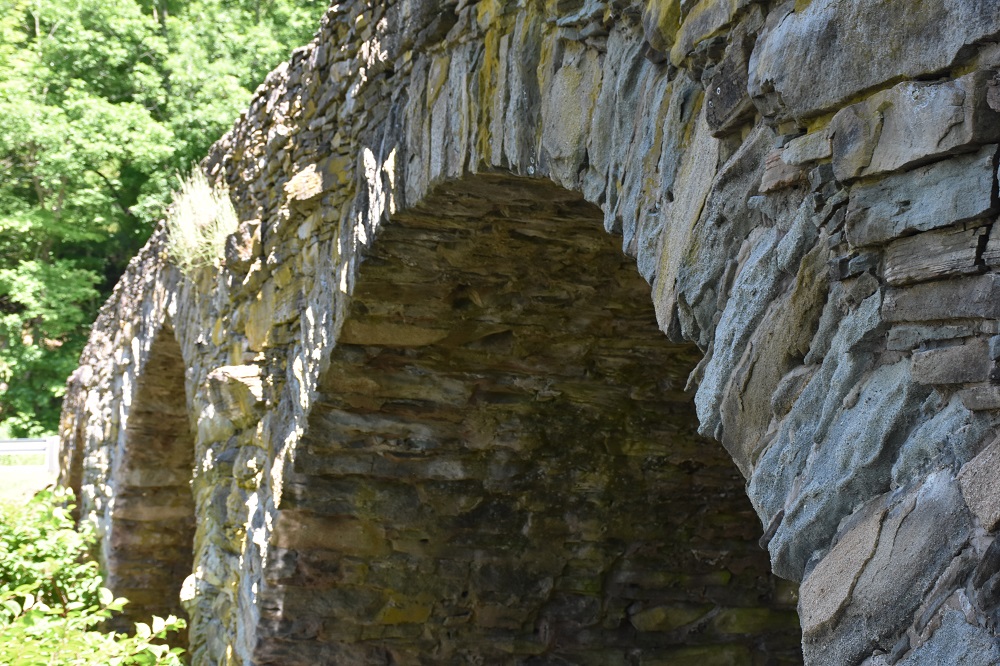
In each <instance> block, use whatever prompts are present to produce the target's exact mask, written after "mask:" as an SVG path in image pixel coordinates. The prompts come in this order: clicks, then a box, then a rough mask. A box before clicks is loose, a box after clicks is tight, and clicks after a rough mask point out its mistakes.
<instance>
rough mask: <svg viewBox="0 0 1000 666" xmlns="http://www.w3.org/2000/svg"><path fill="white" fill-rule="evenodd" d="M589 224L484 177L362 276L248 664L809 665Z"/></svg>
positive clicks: (566, 198) (425, 217)
mask: <svg viewBox="0 0 1000 666" xmlns="http://www.w3.org/2000/svg"><path fill="white" fill-rule="evenodd" d="M601 219H602V215H601V212H600V210H599V209H597V208H596V207H595V206H593V205H592V204H589V203H587V202H585V201H584V200H583V199H582V198H581V197H580V196H579V195H578V194H576V193H572V192H569V191H567V190H564V189H562V188H560V187H557V186H555V185H553V184H552V183H550V182H548V181H542V180H537V179H526V178H517V177H513V176H510V175H505V174H479V175H477V176H471V177H467V178H464V179H462V180H458V181H453V182H449V183H446V184H444V185H441V186H439V187H437V188H436V189H435V190H434V191H433V192H432V193H431V194H430V195H429V196H427V197H426V199H425V200H424V201H423V203H422V204H420V205H419V206H417V207H415V208H413V209H411V210H408V211H406V212H405V213H401V214H398V215H395V216H394V217H393V219H392V221H391V223H389V224H387V225H386V226H385V227H384V228H383V229H381V230H380V231H379V237H378V240H377V241H376V242H375V243H374V244H373V246H372V247H371V249H370V250H369V251H368V253H367V255H366V258H365V260H364V263H363V264H362V265H361V267H360V269H359V271H358V276H357V280H356V283H355V289H354V292H353V296H352V301H351V305H350V309H349V312H348V314H347V316H346V317H345V320H344V324H343V328H342V330H341V332H340V336H339V338H338V343H337V347H336V348H335V349H334V350H333V353H332V356H331V361H330V366H329V369H328V370H327V371H326V373H325V374H324V376H323V377H322V378H321V380H320V385H319V388H318V395H317V398H316V400H315V401H314V404H313V408H312V412H311V414H310V419H309V427H308V430H307V432H306V434H305V436H304V438H303V439H302V441H301V442H300V443H299V445H298V448H297V450H296V452H295V457H294V462H293V465H292V468H291V470H290V471H287V472H286V476H285V480H284V490H283V494H282V499H281V504H280V506H279V507H278V508H279V513H278V517H277V521H276V525H275V532H274V535H273V538H272V541H271V546H272V551H271V553H270V555H269V560H270V562H271V564H269V566H268V567H267V570H266V571H265V576H266V583H267V584H266V585H265V590H264V594H263V597H262V603H261V625H260V630H259V632H258V647H257V653H256V655H255V661H256V663H258V664H261V665H262V666H263V665H265V664H284V665H293V664H315V663H338V664H381V663H386V664H451V663H455V664H458V663H468V664H602V665H613V664H623V665H624V664H638V663H642V664H654V663H655V664H699V666H707V665H709V664H723V663H725V664H758V663H759V664H764V663H775V664H778V663H801V652H800V648H799V642H800V633H799V630H798V621H797V618H796V616H795V612H794V606H795V590H794V587H793V586H791V585H790V584H787V583H784V582H783V581H779V580H778V579H776V578H774V577H772V576H771V575H770V573H769V571H770V568H769V561H768V558H767V555H766V553H765V552H764V551H763V550H762V549H760V548H759V547H758V545H757V539H758V538H759V536H760V529H759V524H758V521H757V519H756V516H755V514H754V512H753V510H752V508H751V506H750V503H749V501H748V500H747V498H746V496H745V493H744V490H743V478H742V477H741V476H740V474H739V472H738V470H737V469H736V467H735V466H734V464H733V463H732V461H731V459H730V458H729V456H728V455H727V454H726V452H725V451H724V450H723V449H722V447H721V446H719V445H717V444H715V443H712V442H708V441H705V440H703V439H701V438H700V437H699V436H698V435H697V422H696V417H695V413H694V408H693V405H692V401H691V399H690V397H689V396H688V395H686V394H685V392H684V390H683V388H684V385H685V381H686V378H687V376H688V374H689V373H690V371H691V370H692V368H693V367H694V365H695V364H696V363H697V361H698V359H699V358H700V354H699V352H698V350H697V349H696V348H694V347H692V346H687V345H676V344H671V343H670V342H669V341H668V340H667V339H666V337H665V336H664V335H663V334H662V333H661V332H660V331H659V330H658V328H657V326H656V323H655V319H654V315H653V308H652V305H651V304H650V297H649V287H648V285H646V283H645V282H644V281H643V280H642V279H641V278H640V277H639V275H638V273H637V272H636V270H635V267H634V265H633V263H632V261H631V260H630V259H628V258H627V257H625V256H623V255H622V254H621V251H620V248H619V243H618V241H617V240H616V239H615V238H613V237H611V236H609V235H607V234H606V233H605V232H604V230H603V227H602V224H601Z"/></svg>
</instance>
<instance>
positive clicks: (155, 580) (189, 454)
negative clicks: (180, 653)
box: [106, 326, 195, 644]
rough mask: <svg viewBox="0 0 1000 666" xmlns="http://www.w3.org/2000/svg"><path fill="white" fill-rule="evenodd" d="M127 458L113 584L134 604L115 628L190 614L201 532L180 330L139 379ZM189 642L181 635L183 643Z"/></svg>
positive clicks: (120, 469)
mask: <svg viewBox="0 0 1000 666" xmlns="http://www.w3.org/2000/svg"><path fill="white" fill-rule="evenodd" d="M126 429H127V440H126V447H125V451H124V456H123V459H122V461H121V463H120V464H119V465H118V466H117V467H116V469H115V471H114V475H115V476H114V481H115V489H116V492H115V496H114V506H113V510H112V526H111V534H110V539H109V541H108V543H109V545H110V548H109V550H108V556H107V557H108V561H107V562H106V566H107V569H108V587H109V588H110V589H111V590H113V591H114V593H115V594H116V595H118V596H123V597H126V598H127V599H128V600H129V604H128V605H127V606H126V607H125V612H124V614H123V616H122V617H119V618H117V619H116V625H117V626H115V628H116V629H126V628H131V626H132V623H134V622H148V621H149V619H150V617H151V616H153V615H158V616H161V617H164V616H166V615H169V614H171V613H172V614H174V615H178V616H181V617H184V616H185V614H184V612H183V609H182V608H181V605H180V596H179V595H180V590H181V584H182V583H183V582H184V579H185V577H187V575H188V574H189V573H191V567H192V562H193V555H192V551H193V543H194V531H195V515H194V499H193V497H192V495H191V475H192V470H193V468H194V437H193V435H192V433H191V431H190V427H189V425H188V414H187V404H186V399H185V390H184V360H183V358H182V357H181V349H180V345H178V343H177V341H176V340H175V339H174V334H173V331H172V330H171V329H170V328H169V327H168V326H164V327H163V328H162V329H161V330H160V332H159V333H158V334H157V336H156V338H155V339H154V341H153V344H152V348H151V350H150V356H149V359H148V361H147V362H146V366H145V368H144V369H143V372H142V375H141V377H140V378H139V380H138V385H137V387H136V391H135V398H134V400H133V403H132V407H131V410H130V412H129V416H128V423H127V424H126ZM176 642H177V643H179V644H183V643H185V642H186V637H184V636H182V637H180V638H179V639H178V640H177V641H176Z"/></svg>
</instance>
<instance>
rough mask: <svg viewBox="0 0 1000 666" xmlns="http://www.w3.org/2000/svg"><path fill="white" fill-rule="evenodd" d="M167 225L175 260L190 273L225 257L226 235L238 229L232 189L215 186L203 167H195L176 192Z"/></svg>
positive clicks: (169, 241)
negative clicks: (230, 191)
mask: <svg viewBox="0 0 1000 666" xmlns="http://www.w3.org/2000/svg"><path fill="white" fill-rule="evenodd" d="M166 224H167V232H168V233H169V236H168V237H167V248H168V250H169V252H170V256H171V259H173V261H174V263H176V264H177V267H178V268H180V269H181V272H183V273H184V274H186V275H190V274H191V272H192V271H194V270H195V269H196V268H200V267H202V266H207V265H209V264H212V263H214V262H215V261H216V260H217V259H219V258H220V257H221V256H222V253H223V250H224V249H225V243H226V236H228V235H229V234H231V233H233V232H234V231H236V226H237V225H238V224H239V219H237V217H236V211H235V210H234V209H233V203H232V201H230V200H229V192H228V191H227V190H226V189H225V188H221V189H217V188H214V187H212V186H211V185H210V184H209V183H208V181H207V180H206V179H205V174H204V173H202V171H201V169H195V170H194V171H192V172H191V176H190V177H189V178H188V179H187V180H186V181H184V182H183V183H181V189H180V191H178V192H177V193H176V194H175V195H174V204H173V206H172V207H171V209H170V210H169V211H168V212H167V221H166Z"/></svg>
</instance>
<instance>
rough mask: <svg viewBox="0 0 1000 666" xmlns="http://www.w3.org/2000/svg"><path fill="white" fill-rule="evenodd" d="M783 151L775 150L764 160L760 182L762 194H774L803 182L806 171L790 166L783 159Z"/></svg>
mask: <svg viewBox="0 0 1000 666" xmlns="http://www.w3.org/2000/svg"><path fill="white" fill-rule="evenodd" d="M783 152H784V151H783V150H775V151H773V152H772V153H770V154H769V155H768V156H767V157H766V158H765V160H764V177H763V178H762V179H761V182H760V191H761V192H762V193H767V192H774V191H775V190H780V189H782V188H785V187H791V186H792V185H794V184H796V183H799V182H801V181H803V180H805V177H806V171H805V169H803V168H802V167H800V166H792V165H790V164H788V163H786V162H785V160H784V159H783Z"/></svg>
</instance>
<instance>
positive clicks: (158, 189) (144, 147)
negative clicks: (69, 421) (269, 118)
mask: <svg viewBox="0 0 1000 666" xmlns="http://www.w3.org/2000/svg"><path fill="white" fill-rule="evenodd" d="M325 9H326V4H325V2H324V0H0V437H3V436H30V435H34V434H40V433H43V432H46V431H49V432H51V431H53V430H54V429H55V428H56V425H57V421H58V417H59V407H60V400H61V396H62V391H63V387H64V384H65V381H66V377H67V376H68V375H69V373H70V372H71V371H72V370H73V368H74V367H75V366H76V362H77V358H78V356H79V354H80V351H81V350H82V347H83V344H84V342H85V340H86V337H87V333H88V330H89V325H90V323H91V321H92V320H93V318H94V316H95V315H96V312H97V308H98V307H99V306H100V304H101V303H102V302H103V300H104V299H105V298H106V297H107V296H108V295H109V294H110V291H111V289H112V288H113V286H114V284H115V282H116V281H117V280H118V277H119V276H120V275H121V273H122V271H123V270H124V268H125V265H126V264H127V263H128V260H129V259H130V258H131V257H132V256H133V255H134V254H135V252H136V251H137V250H138V249H139V248H140V247H141V246H142V244H143V243H144V242H145V241H146V239H147V238H148V236H149V234H150V233H151V231H152V229H153V226H154V224H155V222H156V220H157V219H159V218H160V216H161V215H162V213H163V211H164V208H165V206H166V204H167V202H168V201H169V198H170V192H171V189H172V188H174V187H177V185H178V180H177V176H178V175H179V174H184V173H186V172H188V171H189V170H190V169H191V166H192V164H193V163H194V162H196V161H197V160H198V159H200V158H201V157H202V156H203V155H204V154H205V152H206V151H207V149H208V147H209V146H210V145H211V144H212V143H213V142H214V141H215V140H217V139H218V138H219V137H220V136H221V135H222V134H223V133H224V132H225V131H226V130H227V129H228V128H229V127H230V126H231V125H232V122H233V121H234V120H235V118H236V117H237V115H238V114H239V112H240V110H241V109H242V108H244V107H245V106H246V104H247V102H248V101H249V99H250V96H251V95H252V92H253V90H254V89H255V88H256V87H257V86H258V85H259V84H260V83H261V82H262V81H263V80H264V77H265V76H266V74H267V72H268V71H270V69H272V68H273V67H274V66H276V65H277V64H278V63H280V62H281V61H282V60H284V59H286V58H287V57H288V55H289V53H290V52H291V50H292V49H293V48H295V47H297V46H300V45H302V44H304V43H306V42H308V41H309V40H310V39H311V38H312V34H313V32H314V31H315V29H316V27H317V26H318V24H319V18H320V17H321V15H322V13H323V11H324V10H325Z"/></svg>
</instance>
